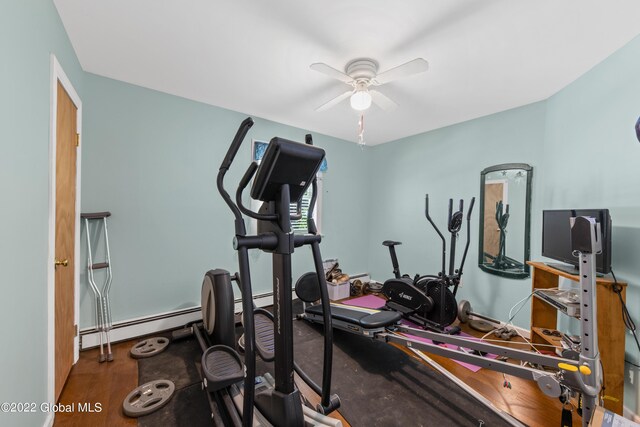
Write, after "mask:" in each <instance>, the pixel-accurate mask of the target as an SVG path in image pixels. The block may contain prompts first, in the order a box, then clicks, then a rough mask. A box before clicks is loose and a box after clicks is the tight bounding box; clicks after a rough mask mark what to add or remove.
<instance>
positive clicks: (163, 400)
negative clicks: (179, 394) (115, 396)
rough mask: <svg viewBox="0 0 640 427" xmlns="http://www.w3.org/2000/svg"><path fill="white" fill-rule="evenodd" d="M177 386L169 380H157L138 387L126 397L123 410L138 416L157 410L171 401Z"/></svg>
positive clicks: (127, 414) (130, 414) (129, 414)
mask: <svg viewBox="0 0 640 427" xmlns="http://www.w3.org/2000/svg"><path fill="white" fill-rule="evenodd" d="M175 390H176V386H175V384H174V383H173V382H172V381H169V380H156V381H151V382H148V383H146V384H142V385H141V386H139V387H136V388H135V389H133V390H132V391H131V393H129V394H128V395H127V397H125V398H124V402H122V411H123V412H124V414H125V415H126V416H128V417H132V418H136V417H141V416H143V415H148V414H150V413H152V412H155V411H157V410H158V409H160V408H162V407H163V406H164V405H166V404H167V403H169V400H170V399H171V397H172V396H173V392H174V391H175Z"/></svg>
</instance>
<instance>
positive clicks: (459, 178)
mask: <svg viewBox="0 0 640 427" xmlns="http://www.w3.org/2000/svg"><path fill="white" fill-rule="evenodd" d="M638 76H640V37H637V38H636V39H634V40H633V41H632V42H630V43H629V44H628V45H627V46H625V47H624V48H622V49H620V50H619V51H617V52H616V53H614V54H613V55H611V56H610V57H609V58H607V59H606V60H605V61H604V62H602V63H601V64H599V65H598V66H596V67H595V68H593V69H592V70H591V71H589V72H588V73H586V74H585V75H583V76H582V77H581V78H579V79H578V80H577V81H575V82H574V83H573V84H571V85H570V86H568V87H566V88H565V89H563V90H561V91H560V92H559V93H557V94H556V95H554V96H552V97H551V98H549V99H548V100H547V101H544V102H540V103H536V104H532V105H529V106H525V107H521V108H517V109H514V110H509V111H505V112H502V113H498V114H494V115H491V116H487V117H483V118H479V119H476V120H472V121H469V122H466V123H461V124H457V125H454V126H450V127H447V128H443V129H439V130H436V131H432V132H428V133H425V134H421V135H416V136H413V137H410V138H406V139H404V140H401V141H397V142H393V143H389V144H384V145H382V146H378V147H374V148H373V150H372V153H371V170H372V171H375V173H372V174H371V178H372V198H371V205H370V212H371V218H370V224H371V234H370V241H369V259H370V261H369V265H370V270H371V272H372V274H373V276H374V278H378V279H384V278H388V277H390V276H391V263H390V261H389V256H388V252H387V251H386V248H384V247H383V246H382V245H381V244H380V242H382V240H384V239H396V240H400V241H402V242H403V245H402V246H400V247H399V249H398V252H399V259H400V267H401V269H403V270H404V271H406V272H411V273H413V272H416V271H420V272H425V271H437V270H438V269H439V265H440V264H439V263H440V261H439V255H440V252H439V251H440V247H439V243H438V240H437V236H436V235H435V233H434V232H433V231H431V229H430V228H429V225H428V224H427V222H426V220H425V219H424V193H427V192H428V193H430V194H431V211H432V212H433V213H434V214H435V215H434V216H435V217H436V221H438V220H439V222H438V224H441V225H442V226H443V227H444V218H445V216H446V203H447V200H448V198H449V197H454V198H460V197H464V198H465V199H469V198H470V197H471V196H474V195H475V196H478V193H479V189H478V188H479V176H480V171H481V170H482V169H484V168H485V167H486V166H489V165H492V164H498V163H504V162H523V163H529V164H531V165H532V166H533V167H534V179H533V200H532V217H531V218H532V228H531V256H532V258H533V259H538V260H539V259H541V238H540V236H541V226H542V219H541V212H542V210H543V209H561V208H570V207H584V208H600V207H606V208H609V209H610V210H611V214H612V217H613V224H614V230H613V267H614V269H615V271H616V273H617V276H618V278H619V279H620V280H624V281H627V282H628V283H629V287H628V289H627V304H628V306H629V311H630V312H631V315H632V316H633V318H634V319H635V320H636V322H640V316H639V315H638V309H637V307H638V306H639V305H640V286H639V284H640V264H638V262H637V259H638V256H637V254H638V252H639V250H640V187H638V182H640V169H639V168H638V166H637V164H638V161H639V159H640V144H638V141H637V139H636V137H635V132H634V129H633V126H634V123H635V121H636V120H637V118H638V116H639V115H640V79H638ZM438 208H439V209H440V210H439V211H438V210H437V209H438ZM477 219H478V215H477V212H476V214H475V215H474V220H473V227H472V230H473V238H474V239H473V242H472V246H471V248H470V251H469V260H468V264H467V266H466V267H465V278H464V284H465V285H464V287H463V288H462V290H461V291H460V294H459V295H460V298H465V299H469V300H470V301H471V302H472V304H473V306H474V308H475V309H477V310H478V312H484V313H487V314H489V315H492V316H495V317H497V318H499V319H502V320H506V319H507V318H508V311H509V308H510V307H511V306H512V305H513V304H514V303H515V302H516V301H518V300H520V299H521V298H524V297H526V296H527V295H528V294H529V292H530V281H529V280H510V279H502V278H499V277H497V276H490V275H488V274H486V273H484V272H481V271H480V270H479V269H478V267H477V265H476V263H477V262H476V260H477V236H478V222H477ZM463 240H464V237H463ZM515 323H516V324H517V325H519V326H523V327H528V326H529V305H528V304H527V306H526V307H525V308H524V309H523V310H522V312H521V314H520V315H519V316H518V317H517V318H516V320H515ZM601 351H602V352H605V351H607V349H604V348H601ZM626 359H627V360H629V361H631V362H633V363H636V364H640V355H639V354H638V349H637V347H636V345H635V342H634V341H633V338H632V336H631V334H627V340H626ZM627 369H628V372H627V375H626V383H625V402H624V403H625V406H627V407H628V408H630V409H631V410H634V411H635V412H636V413H638V412H639V410H640V408H639V407H638V404H637V401H638V395H639V393H638V385H637V382H638V375H639V374H640V372H639V371H638V369H637V368H633V369H634V370H635V372H634V373H633V375H634V378H635V379H634V381H635V384H632V383H631V381H630V377H631V375H632V374H631V372H630V371H631V369H632V366H631V365H629V364H627Z"/></svg>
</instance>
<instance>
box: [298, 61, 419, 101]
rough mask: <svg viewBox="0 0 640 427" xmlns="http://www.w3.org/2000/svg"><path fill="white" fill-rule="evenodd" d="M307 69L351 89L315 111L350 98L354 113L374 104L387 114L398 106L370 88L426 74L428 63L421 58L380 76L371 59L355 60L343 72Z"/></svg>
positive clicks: (323, 66) (322, 65)
mask: <svg viewBox="0 0 640 427" xmlns="http://www.w3.org/2000/svg"><path fill="white" fill-rule="evenodd" d="M310 68H311V69H312V70H315V71H318V72H320V73H323V74H326V75H328V76H329V77H333V78H334V79H336V80H340V81H341V82H343V83H346V84H348V85H350V86H351V89H350V90H348V91H346V92H344V93H343V94H341V95H338V96H336V97H335V98H333V99H332V100H330V101H328V102H326V103H324V104H322V105H321V106H319V107H318V108H316V111H325V110H328V109H329V108H331V107H333V106H335V105H338V104H339V103H340V102H342V101H344V100H345V99H347V98H350V102H351V108H353V109H354V110H358V111H364V110H366V109H367V108H369V107H370V106H371V102H373V103H374V104H376V105H377V106H379V107H380V108H382V109H383V110H385V111H389V110H392V109H394V108H395V107H397V106H398V104H396V103H395V102H393V101H392V100H391V99H389V98H388V97H387V96H386V95H383V94H382V93H380V92H379V91H377V90H375V89H373V88H372V86H373V87H375V86H381V85H383V84H386V83H389V82H391V81H393V80H396V79H399V78H403V77H407V76H411V75H413V74H418V73H422V72H424V71H427V69H428V68H429V63H428V62H427V61H425V60H424V59H422V58H416V59H414V60H412V61H409V62H406V63H404V64H402V65H398V66H397V67H395V68H391V69H389V70H387V71H384V72H382V73H380V74H378V63H377V62H376V61H375V60H373V59H370V58H358V59H354V60H353V61H350V62H349V63H348V64H347V66H346V67H345V72H344V73H343V72H342V71H339V70H337V69H335V68H333V67H331V66H329V65H327V64H325V63H323V62H316V63H315V64H311V66H310Z"/></svg>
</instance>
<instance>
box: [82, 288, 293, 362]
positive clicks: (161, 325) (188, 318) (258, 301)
mask: <svg viewBox="0 0 640 427" xmlns="http://www.w3.org/2000/svg"><path fill="white" fill-rule="evenodd" d="M293 298H294V299H295V298H296V295H295V293H294V294H293ZM253 302H254V304H255V305H256V307H268V306H270V305H273V292H268V293H264V294H259V295H254V297H253ZM234 310H235V312H236V313H240V312H241V311H242V300H241V299H237V300H235V308H234ZM201 318H202V314H201V312H200V307H198V306H196V307H191V308H187V309H182V310H176V311H170V312H166V313H160V314H157V315H154V316H146V317H138V318H134V319H129V320H125V321H122V322H117V323H114V325H113V328H112V329H111V332H110V338H111V342H112V343H116V342H119V341H126V340H130V339H132V338H136V337H140V336H144V335H149V334H153V333H155V332H160V331H166V330H169V329H176V328H179V327H181V326H184V325H186V324H188V323H191V322H197V321H199V320H200V319H201ZM99 345H100V335H99V333H98V331H97V330H96V329H95V328H86V329H82V330H81V331H80V350H87V349H89V348H94V347H97V346H99Z"/></svg>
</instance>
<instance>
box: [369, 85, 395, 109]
mask: <svg viewBox="0 0 640 427" xmlns="http://www.w3.org/2000/svg"><path fill="white" fill-rule="evenodd" d="M369 93H370V94H371V100H372V101H373V103H374V104H376V105H377V106H378V107H380V108H382V109H383V110H384V111H391V110H393V109H394V108H396V107H397V106H398V104H396V103H395V102H393V101H392V100H391V99H389V97H387V95H383V94H382V93H381V92H378V91H377V90H375V89H369Z"/></svg>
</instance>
